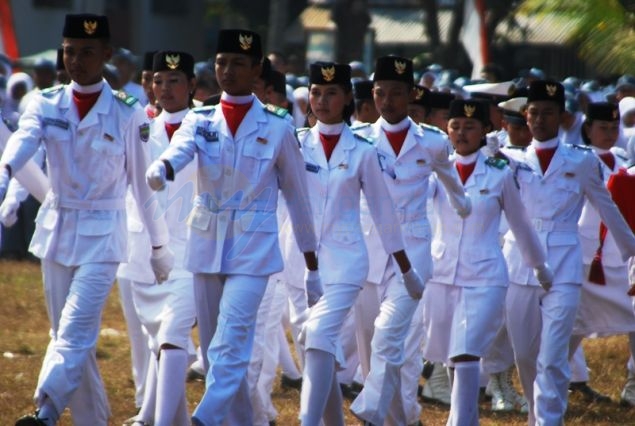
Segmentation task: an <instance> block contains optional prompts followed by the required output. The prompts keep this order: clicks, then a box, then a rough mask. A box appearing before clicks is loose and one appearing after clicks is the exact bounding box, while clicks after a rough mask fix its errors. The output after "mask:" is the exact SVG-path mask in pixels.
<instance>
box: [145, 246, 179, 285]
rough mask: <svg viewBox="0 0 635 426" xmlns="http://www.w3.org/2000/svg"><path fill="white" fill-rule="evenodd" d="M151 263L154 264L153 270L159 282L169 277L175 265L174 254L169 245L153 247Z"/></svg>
mask: <svg viewBox="0 0 635 426" xmlns="http://www.w3.org/2000/svg"><path fill="white" fill-rule="evenodd" d="M150 265H151V266H152V272H154V277H155V278H156V279H157V283H158V284H161V283H162V282H164V281H165V280H167V279H168V276H169V275H170V271H171V270H172V267H173V266H174V254H173V253H172V250H170V249H169V248H168V247H167V246H161V247H159V248H157V249H155V248H153V249H152V255H151V256H150Z"/></svg>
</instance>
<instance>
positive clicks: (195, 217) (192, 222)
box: [187, 206, 212, 231]
mask: <svg viewBox="0 0 635 426" xmlns="http://www.w3.org/2000/svg"><path fill="white" fill-rule="evenodd" d="M211 222H212V212H210V211H209V210H207V208H205V207H204V206H194V208H193V209H192V212H191V213H190V215H189V216H188V217H187V224H188V225H189V226H191V227H192V228H194V229H198V230H200V231H207V230H208V229H209V225H210V223H211Z"/></svg>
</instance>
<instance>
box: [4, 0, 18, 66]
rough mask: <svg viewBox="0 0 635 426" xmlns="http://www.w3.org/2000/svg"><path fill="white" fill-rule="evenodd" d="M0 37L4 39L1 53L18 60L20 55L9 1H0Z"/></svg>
mask: <svg viewBox="0 0 635 426" xmlns="http://www.w3.org/2000/svg"><path fill="white" fill-rule="evenodd" d="M0 37H1V38H2V40H0V41H1V42H2V44H1V45H0V52H4V53H5V54H6V55H7V56H8V57H9V58H11V59H17V58H18V57H19V56H20V54H19V51H18V40H17V39H16V37H15V29H14V28H13V13H12V12H11V4H10V1H9V0H0Z"/></svg>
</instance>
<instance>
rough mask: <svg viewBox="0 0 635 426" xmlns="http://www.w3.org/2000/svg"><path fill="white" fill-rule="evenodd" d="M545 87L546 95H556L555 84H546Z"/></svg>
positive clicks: (556, 88) (556, 87)
mask: <svg viewBox="0 0 635 426" xmlns="http://www.w3.org/2000/svg"><path fill="white" fill-rule="evenodd" d="M545 89H546V90H547V95H549V96H556V91H557V90H558V86H556V85H555V84H547V86H545Z"/></svg>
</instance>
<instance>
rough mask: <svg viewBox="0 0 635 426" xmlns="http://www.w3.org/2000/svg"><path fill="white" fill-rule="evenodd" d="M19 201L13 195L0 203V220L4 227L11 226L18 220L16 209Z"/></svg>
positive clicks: (18, 206)
mask: <svg viewBox="0 0 635 426" xmlns="http://www.w3.org/2000/svg"><path fill="white" fill-rule="evenodd" d="M19 208H20V202H19V201H18V200H16V199H15V198H13V197H9V198H7V199H5V200H4V201H3V202H2V205H0V222H2V224H3V225H4V226H5V227H6V228H11V227H12V226H13V225H15V223H16V222H17V221H18V209H19Z"/></svg>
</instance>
